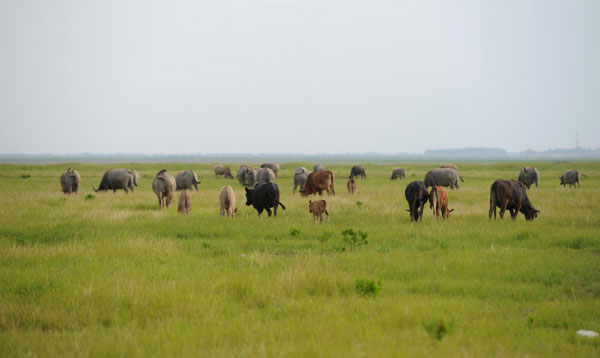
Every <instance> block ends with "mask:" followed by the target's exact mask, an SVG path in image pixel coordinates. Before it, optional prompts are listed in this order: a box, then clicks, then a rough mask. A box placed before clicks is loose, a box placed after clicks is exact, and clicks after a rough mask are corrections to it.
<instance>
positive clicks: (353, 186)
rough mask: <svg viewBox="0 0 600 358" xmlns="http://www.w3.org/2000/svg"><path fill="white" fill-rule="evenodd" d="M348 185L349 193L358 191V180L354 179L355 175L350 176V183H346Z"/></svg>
mask: <svg viewBox="0 0 600 358" xmlns="http://www.w3.org/2000/svg"><path fill="white" fill-rule="evenodd" d="M346 187H347V188H348V193H349V194H354V193H355V192H356V188H357V187H358V184H356V180H354V178H353V177H350V178H348V184H346Z"/></svg>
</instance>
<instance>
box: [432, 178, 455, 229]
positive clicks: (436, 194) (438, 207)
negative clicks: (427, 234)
mask: <svg viewBox="0 0 600 358" xmlns="http://www.w3.org/2000/svg"><path fill="white" fill-rule="evenodd" d="M429 208H430V209H432V210H433V215H435V218H436V219H438V220H439V219H440V212H441V213H442V218H444V219H448V218H449V217H450V213H451V212H453V211H454V209H450V210H448V193H447V192H446V190H445V189H444V188H443V187H441V186H439V185H437V186H434V187H433V188H431V191H430V192H429Z"/></svg>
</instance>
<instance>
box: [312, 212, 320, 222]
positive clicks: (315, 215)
mask: <svg viewBox="0 0 600 358" xmlns="http://www.w3.org/2000/svg"><path fill="white" fill-rule="evenodd" d="M313 219H315V224H316V223H317V222H318V221H319V219H318V218H317V214H313Z"/></svg>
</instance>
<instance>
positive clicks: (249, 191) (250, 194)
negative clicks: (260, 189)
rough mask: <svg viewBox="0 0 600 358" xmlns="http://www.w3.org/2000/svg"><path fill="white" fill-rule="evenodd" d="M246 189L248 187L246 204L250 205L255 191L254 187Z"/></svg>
mask: <svg viewBox="0 0 600 358" xmlns="http://www.w3.org/2000/svg"><path fill="white" fill-rule="evenodd" d="M244 189H246V205H248V206H250V205H252V194H253V193H254V189H248V188H244Z"/></svg>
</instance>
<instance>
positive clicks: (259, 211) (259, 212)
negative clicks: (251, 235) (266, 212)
mask: <svg viewBox="0 0 600 358" xmlns="http://www.w3.org/2000/svg"><path fill="white" fill-rule="evenodd" d="M256 211H258V217H260V216H261V214H262V212H263V208H260V209H256Z"/></svg>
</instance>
